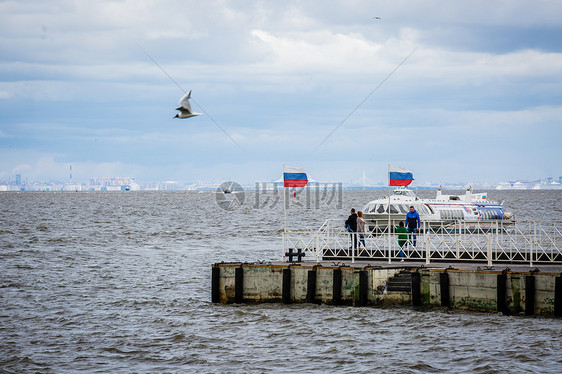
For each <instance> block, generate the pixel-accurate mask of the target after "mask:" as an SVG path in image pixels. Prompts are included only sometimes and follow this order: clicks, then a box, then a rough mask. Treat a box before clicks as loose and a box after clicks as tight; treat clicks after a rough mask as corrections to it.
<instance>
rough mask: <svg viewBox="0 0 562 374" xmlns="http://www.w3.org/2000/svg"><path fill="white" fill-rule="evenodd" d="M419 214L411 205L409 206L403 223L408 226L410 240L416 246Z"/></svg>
mask: <svg viewBox="0 0 562 374" xmlns="http://www.w3.org/2000/svg"><path fill="white" fill-rule="evenodd" d="M420 223H421V222H420V215H419V214H418V212H416V210H415V209H414V207H413V206H411V207H410V211H409V212H408V214H406V221H405V222H404V225H405V226H406V227H407V228H408V232H409V233H410V242H411V243H412V245H413V246H414V247H415V246H416V233H417V232H418V230H419V229H420Z"/></svg>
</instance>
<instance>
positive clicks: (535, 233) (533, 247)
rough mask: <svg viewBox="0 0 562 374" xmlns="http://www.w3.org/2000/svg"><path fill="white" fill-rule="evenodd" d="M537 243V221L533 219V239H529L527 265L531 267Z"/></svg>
mask: <svg viewBox="0 0 562 374" xmlns="http://www.w3.org/2000/svg"><path fill="white" fill-rule="evenodd" d="M536 243H537V221H533V239H531V253H529V267H533V252H534V251H535V245H536Z"/></svg>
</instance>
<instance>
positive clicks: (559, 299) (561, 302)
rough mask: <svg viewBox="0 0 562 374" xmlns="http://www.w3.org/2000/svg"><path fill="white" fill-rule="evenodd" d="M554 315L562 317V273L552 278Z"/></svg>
mask: <svg viewBox="0 0 562 374" xmlns="http://www.w3.org/2000/svg"><path fill="white" fill-rule="evenodd" d="M554 315H555V316H556V317H562V274H560V276H559V277H556V278H555V279H554Z"/></svg>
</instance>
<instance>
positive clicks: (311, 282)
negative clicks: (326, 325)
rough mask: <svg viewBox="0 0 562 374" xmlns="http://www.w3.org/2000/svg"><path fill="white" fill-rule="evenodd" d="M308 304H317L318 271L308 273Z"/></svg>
mask: <svg viewBox="0 0 562 374" xmlns="http://www.w3.org/2000/svg"><path fill="white" fill-rule="evenodd" d="M306 302H307V303H315V302H316V270H309V271H308V282H307V284H306Z"/></svg>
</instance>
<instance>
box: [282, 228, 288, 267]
mask: <svg viewBox="0 0 562 374" xmlns="http://www.w3.org/2000/svg"><path fill="white" fill-rule="evenodd" d="M285 234H286V232H285V231H284V230H283V253H282V254H281V262H285V250H286V248H287V242H286V241H287V238H285Z"/></svg>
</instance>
